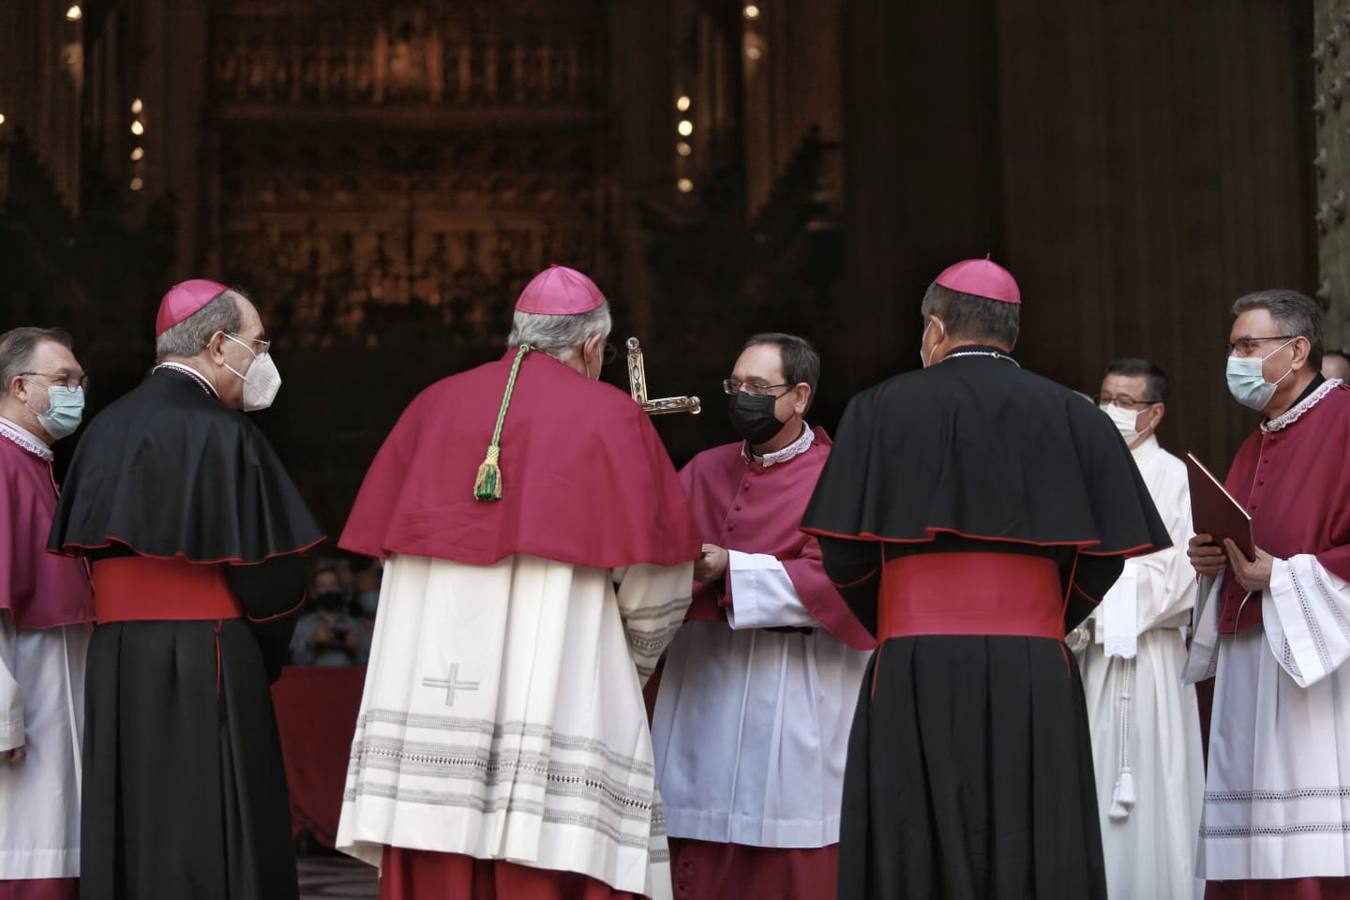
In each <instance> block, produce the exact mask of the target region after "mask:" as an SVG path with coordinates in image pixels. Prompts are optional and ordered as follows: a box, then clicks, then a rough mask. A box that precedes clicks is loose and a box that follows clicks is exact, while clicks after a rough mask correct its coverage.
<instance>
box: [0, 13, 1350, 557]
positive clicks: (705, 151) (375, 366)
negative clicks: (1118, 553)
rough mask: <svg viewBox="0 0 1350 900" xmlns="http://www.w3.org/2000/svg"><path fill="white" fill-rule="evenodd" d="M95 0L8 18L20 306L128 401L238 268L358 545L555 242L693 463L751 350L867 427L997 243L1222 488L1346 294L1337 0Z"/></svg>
mask: <svg viewBox="0 0 1350 900" xmlns="http://www.w3.org/2000/svg"><path fill="white" fill-rule="evenodd" d="M68 6H69V4H67V3H64V2H63V3H50V2H46V0H42V2H38V0H7V2H5V3H3V4H0V114H3V115H4V117H5V118H4V121H3V123H2V124H0V328H8V327H11V326H13V325H17V324H60V325H63V326H65V327H67V328H68V329H69V330H71V331H72V332H73V334H74V335H75V338H76V341H77V343H76V350H77V353H78V355H79V356H80V358H81V360H82V362H83V363H84V365H85V367H86V368H87V369H88V371H89V372H90V373H91V375H92V377H93V379H94V384H95V389H94V392H93V394H92V396H91V405H92V407H93V408H94V409H95V410H96V409H97V408H98V407H100V406H101V405H103V404H106V403H107V402H108V401H109V400H111V399H112V398H114V397H116V396H117V395H119V394H120V393H122V392H124V391H126V390H128V389H129V388H131V387H132V386H134V385H135V384H136V383H137V381H138V380H139V379H140V378H141V377H143V375H144V373H145V371H146V370H147V369H148V367H149V365H150V364H151V363H152V361H153V360H152V357H153V335H152V323H153V318H154V311H155V307H156V305H157V303H158V300H159V298H160V296H161V295H162V294H163V292H164V290H165V289H166V288H167V287H168V286H169V285H171V284H172V283H174V282H175V281H177V280H180V279H182V278H186V277H194V276H199V277H211V278H216V279H220V280H225V281H228V282H230V283H232V284H236V285H238V286H240V287H242V288H243V289H244V290H246V291H247V292H249V293H250V294H251V295H252V296H253V297H254V298H255V299H256V300H257V302H258V305H259V306H260V308H261V310H262V312H263V315H264V318H265V320H266V322H267V324H268V326H269V328H270V330H271V331H272V333H273V335H274V337H275V339H276V342H275V350H274V354H275V358H276V360H277V363H278V365H279V367H280V369H281V372H282V375H283V377H284V381H285V386H284V387H283V388H282V391H281V393H280V396H279V398H278V401H277V403H276V406H275V408H274V409H273V410H271V411H269V412H267V413H263V414H261V415H260V416H259V420H260V422H261V424H262V427H263V428H264V429H265V430H266V432H267V433H268V435H269V436H270V437H271V439H272V440H273V442H274V444H275V445H276V447H277V449H278V450H279V452H280V453H281V455H282V457H283V459H284V460H285V461H286V463H287V465H288V467H289V468H290V470H291V472H292V473H293V474H294V476H295V478H296V480H297V482H298V483H299V485H300V487H301V489H302V491H303V492H304V493H305V495H306V497H307V498H308V500H309V501H310V503H311V504H312V505H313V507H314V509H315V510H316V512H317V513H318V514H319V515H320V517H321V518H322V520H323V521H324V524H325V526H326V527H327V529H328V530H329V532H330V533H331V534H336V533H337V532H338V531H339V530H340V529H341V526H342V523H343V521H344V519H345V516H346V512H347V509H348V507H349V505H350V503H351V499H352V497H353V495H354V493H355V490H356V487H357V485H358V484H359V482H360V479H361V476H362V474H363V472H364V470H365V467H366V465H367V464H368V463H369V461H370V459H371V457H372V456H373V454H374V452H375V450H376V448H377V447H378V445H379V442H380V441H381V439H382V437H383V436H384V434H385V433H386V432H387V431H388V429H389V427H390V426H391V425H392V423H393V421H394V419H395V418H396V417H397V415H398V413H399V412H400V411H401V409H402V408H403V406H404V405H405V404H406V403H407V401H408V400H409V399H410V398H411V397H412V396H413V395H414V394H415V393H416V392H417V391H418V390H419V389H421V388H422V387H424V386H425V385H427V384H428V383H430V382H431V381H433V380H435V379H436V378H439V377H441V376H443V375H446V374H449V373H452V372H455V371H457V370H460V369H463V368H465V367H467V366H470V365H473V364H475V363H478V362H481V361H483V360H486V359H490V358H493V357H495V356H497V355H499V354H500V353H501V352H502V349H501V347H502V342H503V340H504V338H505V335H506V332H507V330H508V328H509V322H510V311H511V305H512V302H513V300H514V298H515V296H516V294H517V293H518V291H519V289H520V288H521V286H522V285H523V284H524V283H525V281H527V280H528V279H529V277H530V276H531V275H532V274H533V273H534V272H535V271H537V270H538V269H539V268H541V267H542V266H544V265H547V264H548V263H550V262H559V263H566V264H570V265H574V266H577V267H578V268H581V269H583V270H585V271H587V272H589V273H591V274H592V275H593V276H594V277H595V279H596V281H597V282H598V283H599V284H600V286H601V288H602V289H603V290H604V291H605V292H606V293H607V294H608V296H609V297H610V299H611V301H612V303H613V306H614V310H615V314H616V317H617V322H616V329H615V335H614V337H615V342H616V343H620V342H621V341H622V339H623V338H624V337H626V336H628V335H637V336H639V337H641V339H642V341H643V344H644V346H645V347H646V348H647V371H648V374H649V376H650V381H651V383H652V386H653V390H654V392H655V393H656V394H658V395H664V394H676V393H696V394H700V395H701V396H702V397H703V399H704V401H705V405H706V407H707V411H706V412H705V413H704V415H702V416H700V417H697V418H693V417H689V416H674V417H665V418H662V419H659V420H658V426H659V428H660V430H661V432H662V434H663V436H664V438H665V439H666V442H667V446H668V447H669V449H670V452H671V455H672V457H673V458H674V459H675V460H676V462H677V463H680V462H682V461H684V460H686V459H687V458H688V457H689V456H690V455H692V454H693V453H694V452H697V451H698V450H699V449H702V448H704V447H707V446H709V445H712V444H714V443H718V442H723V441H726V440H730V439H731V437H732V435H731V431H730V428H729V426H728V425H727V424H726V422H725V416H724V415H723V414H722V408H723V404H722V401H721V399H720V396H719V384H718V382H719V381H720V379H721V378H723V377H725V375H726V374H727V372H728V370H729V368H730V366H731V362H732V360H733V359H734V356H735V353H736V351H737V349H738V348H739V346H740V343H741V342H742V340H743V339H744V337H745V336H746V335H748V334H749V333H751V332H754V331H764V330H783V331H792V332H796V333H799V334H802V335H804V336H806V337H808V338H810V339H812V340H813V341H815V342H816V343H817V344H818V345H819V347H820V348H821V350H822V353H823V356H824V375H823V380H822V383H821V386H820V393H819V397H818V402H817V405H816V409H815V411H814V413H813V414H812V419H813V422H814V423H815V424H821V425H824V426H826V427H827V428H833V426H834V425H835V423H836V421H837V419H838V416H839V414H840V412H841V411H842V409H843V406H844V404H845V403H846V402H847V400H848V398H849V397H850V396H851V395H852V394H853V393H855V392H856V391H858V390H860V389H862V388H864V387H866V386H868V385H869V384H872V383H874V382H876V381H877V380H879V379H881V378H883V377H886V376H887V375H890V374H892V373H896V372H900V371H904V370H907V369H910V368H913V367H914V366H916V365H917V364H918V353H917V348H918V342H919V332H920V325H921V323H920V318H919V314H918V303H919V299H920V297H921V296H922V293H923V290H924V288H925V287H926V285H927V284H928V282H929V281H930V280H931V279H932V277H933V276H934V275H935V274H936V273H937V272H938V271H939V270H940V269H941V268H942V267H943V266H944V265H946V264H947V263H949V262H952V261H954V260H956V259H959V258H963V257H971V256H982V255H984V254H985V253H992V254H993V257H994V258H995V259H996V260H998V261H1000V262H1002V263H1004V264H1005V265H1007V266H1008V267H1009V268H1010V269H1011V270H1012V271H1013V273H1014V274H1015V275H1016V276H1017V278H1018V280H1019V281H1020V283H1021V286H1022V291H1023V297H1024V300H1025V304H1024V307H1023V323H1024V328H1023V340H1022V343H1021V346H1020V347H1019V351H1018V356H1019V358H1020V359H1021V361H1022V362H1023V364H1024V365H1026V366H1028V367H1029V368H1032V369H1035V370H1037V371H1039V372H1042V373H1044V374H1045V375H1048V376H1050V377H1051V378H1054V379H1056V380H1058V381H1060V382H1062V383H1064V384H1066V385H1069V386H1071V387H1074V388H1076V389H1079V390H1083V391H1087V392H1092V391H1093V390H1095V388H1096V386H1097V384H1098V382H1099V378H1100V373H1101V370H1102V367H1103V365H1104V364H1105V363H1106V362H1107V361H1108V360H1109V359H1111V358H1113V357H1116V356H1121V355H1138V356H1145V357H1148V358H1151V359H1153V360H1155V361H1157V362H1158V363H1160V364H1161V365H1162V366H1163V367H1164V368H1166V369H1167V370H1168V371H1169V372H1170V373H1171V374H1172V377H1173V382H1174V387H1173V395H1174V396H1173V402H1172V403H1171V405H1170V408H1169V414H1168V417H1167V421H1166V422H1165V424H1164V426H1163V429H1162V439H1163V442H1164V443H1165V444H1166V445H1168V446H1169V447H1170V448H1171V449H1172V450H1174V451H1182V450H1186V449H1193V450H1195V451H1197V452H1198V454H1199V455H1200V456H1201V457H1202V458H1203V459H1205V460H1206V461H1207V462H1208V463H1209V464H1210V465H1212V466H1214V467H1216V468H1218V469H1220V470H1222V469H1225V468H1226V466H1227V460H1228V458H1229V457H1230V456H1231V454H1232V452H1233V451H1234V450H1235V449H1236V446H1237V444H1238V442H1239V441H1240V440H1241V438H1242V437H1243V436H1244V435H1245V433H1246V432H1247V431H1248V430H1249V429H1250V428H1251V427H1252V425H1253V424H1254V417H1253V416H1251V415H1249V414H1247V413H1245V412H1243V411H1242V410H1241V409H1240V408H1239V407H1238V406H1237V405H1236V404H1234V403H1233V402H1231V401H1230V399H1229V397H1228V395H1227V392H1226V389H1225V387H1224V381H1223V358H1224V350H1223V346H1222V345H1223V343H1224V342H1225V340H1226V337H1227V333H1228V327H1229V322H1230V316H1229V314H1228V307H1229V305H1230V304H1231V302H1232V300H1233V299H1234V298H1235V297H1237V296H1238V295H1240V294H1241V293H1244V292H1246V291H1248V290H1253V289H1257V288H1263V287H1272V286H1290V287H1295V288H1298V289H1301V290H1305V291H1308V292H1315V291H1316V292H1320V293H1321V294H1323V295H1324V296H1325V295H1327V293H1328V288H1327V286H1326V284H1325V282H1324V279H1323V277H1322V276H1321V275H1320V274H1319V241H1323V242H1324V241H1325V239H1324V238H1323V237H1322V235H1323V233H1324V232H1325V231H1326V230H1327V229H1326V228H1323V227H1321V226H1322V225H1326V224H1327V222H1332V219H1334V222H1333V223H1332V224H1336V223H1339V221H1340V218H1343V217H1344V205H1345V204H1344V195H1342V199H1341V207H1340V210H1339V216H1340V218H1336V211H1335V210H1334V209H1333V210H1332V212H1327V213H1319V191H1320V190H1321V188H1320V187H1319V180H1320V179H1324V178H1325V168H1326V167H1325V158H1324V157H1323V161H1322V162H1323V164H1322V166H1321V167H1320V168H1319V166H1318V165H1316V164H1315V160H1316V159H1317V158H1318V157H1319V150H1320V149H1321V148H1319V147H1318V146H1317V145H1318V143H1319V137H1318V135H1319V133H1320V132H1319V129H1321V128H1322V127H1323V124H1322V119H1321V118H1320V117H1319V116H1320V114H1319V116H1314V114H1313V113H1312V112H1311V111H1310V110H1311V109H1312V107H1313V106H1314V104H1315V103H1316V102H1319V101H1318V100H1317V97H1318V95H1319V93H1320V91H1319V89H1318V85H1319V79H1321V78H1322V77H1323V76H1322V75H1321V74H1319V73H1320V72H1321V71H1322V68H1323V60H1321V59H1319V60H1318V61H1315V60H1314V59H1313V54H1314V51H1315V50H1316V49H1317V48H1318V47H1321V45H1320V44H1317V45H1315V43H1314V12H1315V10H1314V4H1313V3H1312V2H1309V0H1187V2H1184V3H1178V2H1175V0H1138V2H1132V3H1119V2H1109V0H945V2H943V3H940V4H929V3H922V4H921V3H899V2H893V0H762V2H756V3H747V2H722V0H622V2H619V0H616V2H601V0H454V2H452V0H398V2H396V0H386V2H368V0H90V2H85V3H82V4H79V5H78V6H77V7H76V8H75V9H74V11H73V12H72V11H71V10H70V9H68ZM1318 52H1319V53H1320V54H1321V55H1322V57H1327V54H1328V52H1329V51H1327V50H1326V49H1325V48H1323V49H1321V50H1319V51H1318ZM1337 55H1339V50H1338V51H1337ZM1326 62H1327V65H1328V66H1329V65H1330V60H1329V57H1327V60H1326ZM682 98H683V99H682ZM1322 102H1325V101H1322ZM1336 106H1337V107H1339V95H1337V96H1336ZM682 123H686V124H682ZM1328 127H1329V126H1328ZM682 129H683V130H684V131H687V132H688V134H683V133H682ZM1333 149H1334V148H1333ZM1319 214H1320V215H1322V216H1323V218H1325V219H1326V222H1323V221H1322V220H1321V219H1318V218H1316V216H1317V215H1319ZM610 377H611V378H612V379H613V380H614V381H615V382H616V383H622V382H623V371H622V365H621V364H619V365H616V366H615V368H614V371H613V372H612V373H611V376H610ZM73 446H74V441H66V442H64V443H63V444H62V445H61V452H62V455H63V458H64V457H66V456H68V454H69V452H70V450H71V449H72V448H73Z"/></svg>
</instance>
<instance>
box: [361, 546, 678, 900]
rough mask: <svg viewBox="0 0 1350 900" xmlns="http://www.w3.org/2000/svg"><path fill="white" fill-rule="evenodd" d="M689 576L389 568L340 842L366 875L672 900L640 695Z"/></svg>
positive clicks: (415, 561)
mask: <svg viewBox="0 0 1350 900" xmlns="http://www.w3.org/2000/svg"><path fill="white" fill-rule="evenodd" d="M616 580H617V581H618V585H617V589H616V586H615V581H616ZM692 580H693V564H692V563H685V564H681V565H677V566H669V567H661V566H651V565H637V566H633V567H631V568H628V569H627V570H623V571H613V572H611V571H607V570H601V569H591V568H584V567H579V566H572V565H568V564H565V563H560V562H553V561H549V560H544V559H539V558H536V557H530V556H525V555H514V556H509V557H507V558H506V559H504V560H502V561H501V562H499V563H497V564H495V565H491V566H475V565H468V564H464V563H456V562H448V561H445V560H439V559H427V558H423V557H416V556H405V555H395V556H393V557H391V558H390V559H389V560H388V562H387V563H386V565H385V570H384V581H383V585H382V588H381V595H380V604H379V610H380V611H379V616H378V617H377V619H376V623H375V635H374V643H373V648H372V652H371V658H370V666H369V669H368V671H367V675H366V686H365V693H364V696H363V697H362V701H361V712H360V716H359V719H358V721H357V728H356V736H355V739H354V741H353V744H352V756H351V763H350V768H349V770H348V776H347V785H346V791H345V795H344V798H343V806H342V819H341V823H340V825H339V828H338V840H337V843H338V846H339V847H340V848H341V849H343V850H346V851H347V852H349V853H351V854H353V855H355V856H357V857H359V858H361V859H364V860H366V861H367V862H370V863H372V864H378V863H379V860H380V856H381V853H382V850H383V846H384V845H391V846H397V847H404V848H410V849H416V850H430V851H436V852H443V853H460V854H467V855H470V856H474V857H476V858H479V859H500V860H507V861H510V862H514V863H520V864H523V865H529V866H534V867H536V868H541V869H553V870H562V871H571V872H580V873H582V874H585V875H588V876H590V877H592V878H595V879H598V880H600V881H603V882H605V883H606V884H608V885H610V886H611V887H613V888H615V889H616V890H623V891H632V892H634V893H639V894H645V895H647V896H651V897H656V898H666V897H670V896H671V882H670V866H669V851H668V848H667V845H666V835H665V827H664V821H663V818H662V813H661V805H660V798H659V796H658V793H657V789H656V777H655V768H654V760H653V755H652V743H651V736H650V733H649V731H648V728H647V717H646V711H645V708H644V705H643V700H642V690H641V686H642V683H643V682H644V681H645V680H646V679H647V678H648V677H649V676H650V675H651V672H652V669H653V668H654V667H655V665H656V661H657V659H658V658H659V657H660V655H661V653H662V651H663V650H664V649H665V647H666V645H667V644H668V643H669V640H670V638H671V636H672V635H673V634H674V632H675V630H676V629H677V628H678V627H679V624H680V622H681V621H682V620H683V618H684V614H685V610H686V609H687V607H688V605H689V600H690V588H691V585H692Z"/></svg>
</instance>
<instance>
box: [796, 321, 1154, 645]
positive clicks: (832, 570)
mask: <svg viewBox="0 0 1350 900" xmlns="http://www.w3.org/2000/svg"><path fill="white" fill-rule="evenodd" d="M957 352H958V353H971V354H972V355H969V356H956V357H953V358H948V359H946V360H943V361H942V362H940V363H938V364H937V365H935V366H931V367H929V368H927V369H923V370H920V371H916V372H910V373H907V374H904V375H899V376H896V377H894V378H891V379H889V380H887V381H884V382H882V383H881V384H879V385H877V386H875V387H873V388H871V389H869V390H867V391H864V392H863V393H861V394H859V395H858V396H857V397H855V398H854V399H853V401H852V402H851V403H850V404H849V406H848V409H847V410H846V411H845V413H844V418H843V421H842V422H841V423H840V426H839V433H838V435H837V436H836V439H835V444H834V449H833V453H832V454H831V456H830V459H829V462H828V463H827V465H826V466H825V470H824V472H823V473H822V474H821V477H820V481H819V482H818V484H817V486H816V492H815V494H814V496H813V497H812V498H811V503H810V505H809V506H808V507H807V510H806V514H805V516H804V519H803V523H802V527H803V529H804V530H805V531H807V532H808V533H810V534H814V535H816V536H817V537H819V538H820V539H821V546H822V549H823V552H824V556H825V568H826V571H827V572H828V573H829V575H830V577H831V579H832V580H833V581H834V582H835V583H836V584H841V585H842V584H850V583H852V584H854V585H856V586H857V587H858V588H861V589H862V591H861V593H865V594H870V595H871V597H874V596H875V589H876V583H875V582H876V579H875V577H873V578H868V577H867V576H868V575H869V573H871V572H874V571H875V570H876V569H877V567H878V566H879V564H880V563H881V562H882V560H883V558H892V557H894V556H896V555H903V554H908V553H924V552H934V551H936V552H952V551H957V552H960V551H982V552H1012V553H1019V552H1020V553H1031V554H1035V555H1046V556H1050V557H1052V558H1055V559H1057V560H1058V561H1060V562H1061V564H1062V567H1063V570H1064V573H1065V582H1066V583H1065V590H1066V594H1067V595H1068V600H1069V605H1070V611H1069V615H1068V619H1069V622H1068V623H1067V624H1068V625H1069V626H1070V627H1072V625H1073V624H1074V619H1075V618H1080V617H1081V616H1083V615H1086V613H1087V612H1088V611H1090V605H1089V603H1078V602H1075V601H1089V602H1095V601H1096V600H1098V599H1100V597H1101V595H1102V593H1103V592H1105V591H1106V590H1107V589H1108V588H1109V587H1110V586H1111V584H1112V583H1113V582H1114V581H1115V580H1116V578H1117V577H1118V576H1119V574H1120V568H1121V565H1122V560H1123V559H1124V558H1126V557H1129V556H1137V555H1141V554H1145V553H1150V552H1152V551H1154V550H1159V549H1163V548H1165V547H1169V546H1171V541H1170V539H1169V538H1168V536H1167V530H1166V528H1164V526H1163V524H1162V520H1161V519H1159V517H1158V513H1157V510H1156V509H1155V508H1154V505H1153V500H1152V499H1151V498H1150V496H1149V493H1148V488H1147V487H1146V486H1145V485H1144V482H1143V479H1142V478H1141V477H1140V475H1139V471H1138V469H1137V468H1136V467H1135V465H1134V462H1133V460H1132V459H1131V457H1130V452H1129V449H1128V448H1127V447H1126V446H1125V443H1124V441H1122V440H1121V438H1120V435H1119V433H1118V432H1117V431H1116V429H1115V427H1114V426H1113V425H1112V424H1111V421H1110V420H1109V419H1108V418H1107V417H1106V416H1104V415H1102V413H1101V411H1100V410H1098V409H1097V408H1096V407H1095V406H1093V405H1092V404H1091V403H1089V402H1086V401H1085V400H1084V399H1083V398H1082V397H1079V396H1077V395H1076V394H1074V393H1073V392H1072V391H1069V390H1068V389H1066V388H1064V387H1061V386H1060V385H1058V384H1055V383H1054V382H1053V381H1050V380H1049V379H1046V378H1043V377H1041V376H1039V375H1036V374H1034V373H1032V372H1028V371H1026V370H1024V369H1021V368H1019V367H1018V366H1017V365H1016V364H1014V363H1013V362H1012V361H1011V360H1010V359H1008V358H1006V357H995V356H992V355H989V354H990V353H992V352H993V351H992V348H961V349H960V350H958V351H957ZM976 354H979V355H976ZM878 544H880V545H882V547H884V550H882V549H881V548H880V547H878ZM859 593H860V592H859V591H856V590H855V591H851V592H846V594H845V596H846V599H849V601H850V605H851V606H854V607H855V612H859V614H860V617H861V618H863V619H864V621H867V620H869V619H870V618H871V616H870V613H871V610H870V609H864V610H862V611H859V610H858V609H857V604H856V602H855V601H857V600H859V599H862V598H861V597H860V596H859ZM850 594H852V596H850ZM869 599H870V598H869ZM865 602H866V601H865ZM866 605H867V606H870V605H871V603H870V602H866Z"/></svg>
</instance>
